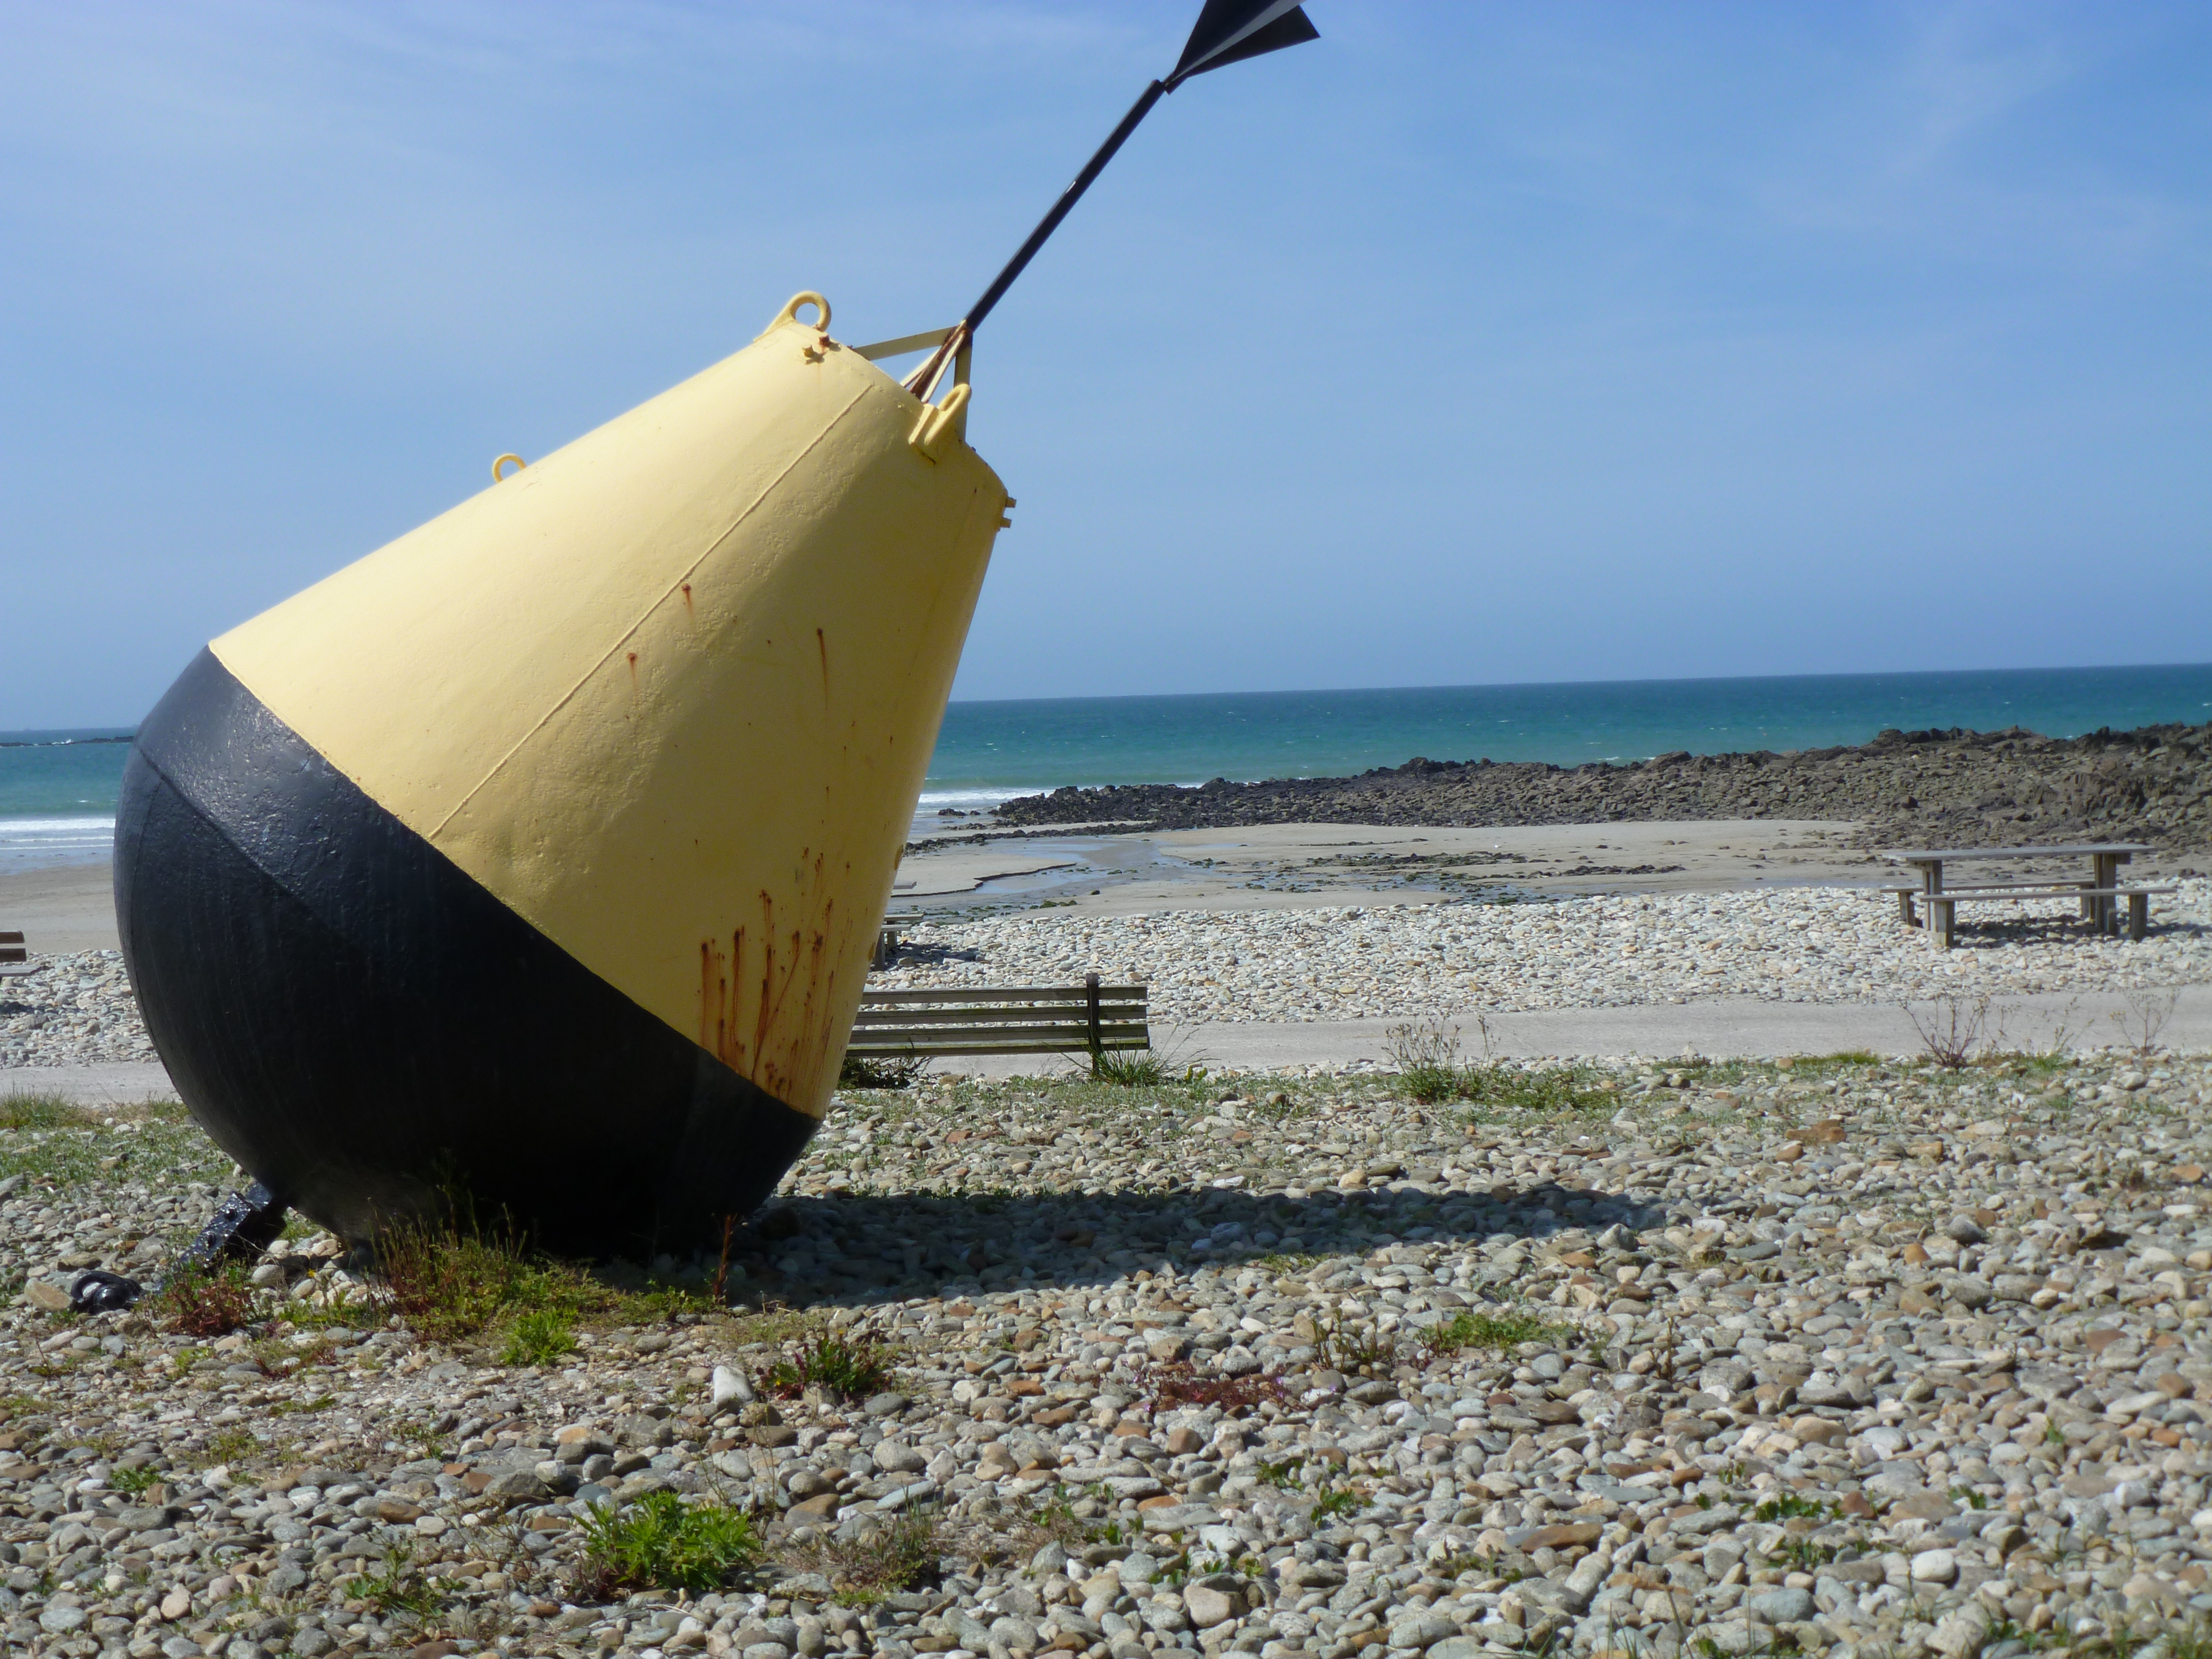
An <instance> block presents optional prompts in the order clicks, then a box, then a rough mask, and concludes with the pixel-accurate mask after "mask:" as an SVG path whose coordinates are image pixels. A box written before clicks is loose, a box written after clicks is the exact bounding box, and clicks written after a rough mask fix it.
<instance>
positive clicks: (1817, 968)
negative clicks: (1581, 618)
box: [870, 878, 2212, 1023]
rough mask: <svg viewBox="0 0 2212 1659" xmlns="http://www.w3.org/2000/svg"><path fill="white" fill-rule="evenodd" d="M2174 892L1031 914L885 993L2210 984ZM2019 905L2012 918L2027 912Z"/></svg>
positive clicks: (902, 975) (1454, 1007)
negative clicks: (2101, 919) (2080, 918)
mask: <svg viewBox="0 0 2212 1659" xmlns="http://www.w3.org/2000/svg"><path fill="white" fill-rule="evenodd" d="M2179 885H2180V888H2181V890H2180V892H2179V893H2178V894H2176V895H2174V896H2172V897H2170V898H2166V899H2162V900H2161V901H2160V906H2161V908H2159V909H2158V910H2156V911H2154V913H2153V914H2154V928H2153V932H2152V933H2151V934H2150V936H2149V937H2148V938H2146V939H2142V941H2140V942H2130V941H2129V940H2126V939H2097V938H2094V937H2093V936H2089V935H2087V934H2085V933H2083V932H2082V931H2081V928H2080V927H2079V925H2078V923H2073V922H2069V921H2068V919H2067V918H2066V917H2065V916H2064V915H2063V914H2062V912H2061V910H2060V908H2058V907H2056V906H2051V905H2045V906H2042V907H2036V906H2033V905H2025V906H2019V907H2011V906H2007V907H2003V908H2002V910H2000V909H1999V908H1998V907H1996V906H1984V907H1964V906H1962V907H1961V908H1960V915H1962V916H1971V917H1972V919H1971V920H1969V921H1967V922H1966V923H1965V925H1964V926H1963V927H1962V928H1961V931H1960V933H1959V935H1958V940H1959V942H1958V944H1957V945H1956V946H1954V948H1953V949H1952V950H1950V951H1932V950H1930V949H1929V945H1928V943H1927V939H1926V936H1925V935H1923V934H1920V933H1913V932H1911V931H1908V930H1907V929H1905V927H1902V926H1900V925H1899V921H1898V919H1897V901H1896V900H1895V898H1894V897H1893V896H1889V895H1887V894H1883V893H1881V892H1878V891H1875V890H1872V889H1865V888H1834V887H1790V888H1777V889H1771V890H1765V891H1734V892H1721V893H1652V894H1629V895H1602V896H1592V897H1587V898H1557V899H1551V900H1548V901H1544V902H1532V903H1516V904H1498V903H1482V902H1471V903H1445V904H1432V905H1419V906H1389V907H1384V906H1373V907H1367V908H1360V907H1349V908H1323V909H1311V910H1298V911H1255V910H1246V911H1215V912H1202V911H1194V910H1170V911H1161V912H1158V913H1155V914H1152V915H1139V916H1097V915H1071V916H1065V917H1055V916H1052V915H1035V914H1030V915H1020V916H1016V917H1011V918H1007V919H1005V920H992V921H967V922H926V923H924V924H923V925H921V926H918V927H915V928H914V929H913V930H912V931H911V932H910V933H908V934H907V935H906V937H905V941H904V943H905V949H904V951H903V953H902V956H901V957H900V959H899V961H898V962H897V963H896V964H895V965H894V966H893V968H892V969H890V970H889V971H886V972H884V973H880V974H878V975H875V976H873V977H872V979H871V981H870V983H871V984H872V985H875V986H881V987H885V988H893V987H929V986H937V985H945V986H958V985H976V986H981V985H1051V984H1065V983H1067V982H1069V981H1071V980H1073V979H1077V978H1079V977H1080V976H1081V975H1083V974H1085V973H1086V972H1089V973H1097V974H1100V975H1103V976H1104V977H1106V978H1107V979H1109V981H1115V982H1127V983H1142V984H1146V985H1148V986H1150V987H1151V988H1152V1003H1151V1006H1152V1015H1153V1018H1156V1019H1165V1020H1169V1021H1172V1022H1188V1023H1199V1022H1206V1021H1222V1022H1235V1021H1240V1020H1337V1019H1358V1018H1376V1017H1387V1018H1415V1019H1418V1018H1456V1017H1462V1016H1468V1015H1471V1014H1474V1013H1476V1012H1483V1011H1486V1010H1496V1011H1499V1012H1507V1011H1516V1010H1522V1009H1532V1008H1567V1007H1614V1006H1629V1005H1632V1004H1638V1003H1659V1002H1680V1001H1686V1000H1689V999H1690V998H1692V997H1701V996H1713V995H1735V996H1753V997H1759V998H1764V999H1769V1000H1777V1001H1791V1002H1843V1001H1862V1000H1875V1001H1899V1000H1905V999H1907V998H1913V999H1920V998H1930V997H1944V996H1966V997H1975V996H1978V995H1981V994H1984V993H1987V994H1994V995H1997V996H2003V995H2019V994H2030V993H2039V992H2051V991H2058V992H2065V991H2087V990H2092V989H2095V990H2110V989H2114V988H2135V987H2158V986H2166V985H2175V984H2186V983H2201V982H2203V981H2205V980H2207V979H2212V881H2207V880H2204V879H2203V878H2195V879H2191V880H2187V881H2185V882H2183V883H2181V884H2179ZM2015 909H2017V910H2020V911H2024V912H2025V913H2026V914H2025V915H2012V914H2008V912H2011V911H2014V910H2015Z"/></svg>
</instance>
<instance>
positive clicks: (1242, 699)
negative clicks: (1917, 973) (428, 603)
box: [0, 663, 2212, 872]
mask: <svg viewBox="0 0 2212 1659" xmlns="http://www.w3.org/2000/svg"><path fill="white" fill-rule="evenodd" d="M2208 720H2212V663H2188V664H2179V665H2160V666H2153V667H2133V668H2018V669H1997V670H1976V671H1960V672H1952V673H1936V674H1807V675H1790V676H1782V677H1775V678H1735V679H1680V680H1591V681H1577V682H1570V683H1565V684H1524V685H1448V686H1409V687H1393V688H1383V689H1373V690H1341V691H1249V692H1241V691H1231V692H1210V693H1203V694H1198V695H1192V696H1148V697H1052V698H1033V699H1030V698H1025V699H1016V700H1010V701H988V702H955V703H953V704H952V705H951V708H947V709H946V710H945V726H944V728H943V730H942V731H941V732H939V737H938V741H937V750H936V754H935V756H934V757H933V759H932V760H931V763H930V769H929V778H928V781H927V785H926V786H925V788H924V791H923V794H922V797H921V803H920V805H919V808H918V810H917V813H916V821H917V823H920V822H921V821H922V820H925V819H926V820H929V821H932V822H933V821H934V820H935V818H936V817H937V815H938V814H939V812H940V811H942V810H943V809H945V808H946V807H954V808H959V809H962V810H967V811H974V810H976V809H979V808H984V807H988V806H990V805H994V804H996V803H997V802H1000V801H1002V800H1006V799H1010V798H1011V797H1012V796H1015V795H1022V794H1034V793H1037V792H1039V791H1041V790H1048V789H1056V788H1060V787H1063V786H1066V785H1069V784H1098V783H1183V784H1197V783H1204V782H1206V781H1207V780H1209V779H1212V778H1217V777H1220V778H1231V779H1235V780H1240V781H1241V780H1250V779H1258V778H1284V777H1340V776H1344V775H1349V774H1352V773H1357V772H1364V771H1366V770H1368V769H1370V768H1373V767H1378V766H1398V765H1402V764H1403V763H1405V762H1407V761H1408V760H1410V759H1412V758H1413V757H1416V756H1422V757H1427V758H1428V759H1430V760H1438V761H1458V760H1480V759H1490V760H1494V761H1548V762H1550V763H1553V764H1554V765H1559V766H1579V765H1581V764H1583V763H1584V762H1586V761H1607V762H1613V763H1623V762H1627V761H1633V760H1642V759H1645V758H1648V757H1650V756H1653V755H1662V754H1667V753H1669V752H1672V751H1674V750H1688V751H1689V752H1690V753H1692V754H1723V753H1727V752H1729V751H1730V750H1760V749H1764V750H1777V751H1783V750H1796V749H1821V748H1828V747H1832V746H1833V745H1836V744H1861V743H1865V742H1867V741H1869V739H1871V738H1874V737H1875V735H1876V734H1877V733H1879V732H1882V731H1884V730H1886V729H1888V728H1892V727H1895V728H1898V729H1900V730H1904V731H1921V730H1925V729H1927V728H1929V727H1937V728H1946V729H1948V728H1950V727H1954V726H1963V727H1966V728H1968V729H1970V730H1974V731H1982V732H1990V731H1996V730H2001V729H2002V728H2005V727H2008V726H2021V727H2025V728H2026V729H2027V730H2028V731H2031V732H2041V733H2043V734H2044V735H2045V736H2046V737H2075V736H2079V735H2080V734H2081V733H2082V732H2093V731H2096V730H2098V729H2100V728H2102V727H2109V728H2112V729H2113V730H2124V729H2126V728H2128V727H2131V726H2154V725H2164V724H2169V723H2180V724H2186V725H2192V726H2194V725H2201V724H2203V723H2204V722H2206V721H2208ZM130 736H131V733H130V732H129V731H128V730H118V729H114V728H94V729H84V730H78V731H53V732H0V872H9V871H15V870H27V869H35V868H40V867H42V866H52V865H62V864H71V863H80V862H93V861H96V860H101V859H105V858H106V856H107V854H108V847H109V842H110V840H111V838H112V835H113V832H114V822H115V798H116V790H117V787H118V785H119V784H120V782H121V781H122V777H123V764H124V762H125V758H126V757H128V755H129V753H130V741H129V739H130Z"/></svg>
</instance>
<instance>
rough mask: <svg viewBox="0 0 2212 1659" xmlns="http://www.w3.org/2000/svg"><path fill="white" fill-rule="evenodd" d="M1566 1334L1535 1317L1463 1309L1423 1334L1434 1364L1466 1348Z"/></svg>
mask: <svg viewBox="0 0 2212 1659" xmlns="http://www.w3.org/2000/svg"><path fill="white" fill-rule="evenodd" d="M1564 1335H1565V1332H1564V1331H1562V1330H1561V1328H1559V1327H1558V1326H1556V1325H1552V1324H1548V1323H1547V1322H1545V1321H1543V1320H1541V1319H1539V1318H1538V1317H1537V1316H1535V1315H1534V1314H1532V1313H1525V1312H1516V1313H1503V1314H1491V1313H1474V1312H1470V1311H1467V1310H1462V1311H1461V1312H1459V1313H1455V1314H1454V1315H1453V1316H1451V1317H1450V1318H1449V1319H1448V1320H1446V1321H1445V1322H1443V1323H1442V1324H1439V1325H1431V1327H1430V1328H1428V1329H1427V1330H1425V1331H1424V1332H1423V1333H1422V1334H1421V1346H1422V1347H1423V1348H1424V1349H1425V1351H1426V1352H1427V1354H1428V1357H1429V1358H1430V1359H1431V1361H1432V1362H1433V1361H1436V1360H1439V1359H1448V1358H1450V1357H1451V1356H1452V1355H1454V1354H1455V1353H1457V1352H1460V1350H1461V1349H1462V1348H1513V1347H1518V1346H1520V1345H1521V1344H1522V1343H1523V1342H1556V1341H1558V1340H1560V1338H1561V1337H1562V1336H1564Z"/></svg>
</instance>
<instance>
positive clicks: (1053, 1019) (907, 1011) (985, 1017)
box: [853, 1002, 1147, 1029]
mask: <svg viewBox="0 0 2212 1659" xmlns="http://www.w3.org/2000/svg"><path fill="white" fill-rule="evenodd" d="M1146 1012H1147V1011H1146V1007H1145V1005H1144V1004H1143V1003H1141V1002H1102V1003H1100V1004H1099V1005H1098V1018H1101V1019H1110V1020H1132V1019H1133V1020H1136V1021H1138V1022H1139V1024H1141V1023H1143V1021H1144V1019H1145V1018H1146ZM1090 1018H1091V1011H1090V1010H1089V1009H1088V1008H1085V1006H1083V1005H1082V1004H1080V1003H1078V1004H1076V1005H1075V1006H1073V1007H1072V1008H1071V1007H1068V1006H1066V1005H1065V1004H1060V1003H1047V1004H1044V1005H1043V1006H1037V1007H1022V1006H1007V1007H987V1008H921V1007H914V1006H908V1007H905V1008H863V1009H861V1010H860V1012H859V1014H857V1015H856V1016H854V1020H853V1024H854V1027H855V1028H858V1029H868V1028H872V1027H874V1026H878V1025H1006V1024H1017V1025H1018V1024H1028V1025H1081V1024H1086V1023H1088V1021H1089V1020H1090Z"/></svg>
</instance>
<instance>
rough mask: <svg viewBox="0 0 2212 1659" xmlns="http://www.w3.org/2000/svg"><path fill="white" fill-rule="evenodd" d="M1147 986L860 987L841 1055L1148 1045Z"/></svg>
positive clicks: (911, 1056) (920, 1056) (919, 1056)
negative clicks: (857, 1012)
mask: <svg viewBox="0 0 2212 1659" xmlns="http://www.w3.org/2000/svg"><path fill="white" fill-rule="evenodd" d="M1148 995H1149V990H1148V987H1145V986H1142V985H1102V984H1100V983H1099V982H1098V975H1096V974H1091V975H1086V976H1085V979H1084V981H1083V983H1082V984H1080V985H1020V986H1012V987H996V986H994V987H985V988H970V987H963V986H942V987H936V988H933V989H927V990H912V991H864V992H862V993H861V994H860V1017H859V1018H857V1019H855V1020H854V1022H853V1036H852V1041H851V1042H849V1043H848V1044H847V1045H846V1048H845V1052H846V1054H848V1056H853V1057H857V1058H860V1059H862V1060H927V1059H933V1058H935V1057H937V1056H939V1055H952V1054H1105V1053H1108V1052H1110V1051H1113V1050H1116V1049H1130V1048H1151V1047H1152V1030H1151V1028H1150V1027H1149V1026H1148V1025H1147V1024H1146V999H1147V997H1148Z"/></svg>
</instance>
